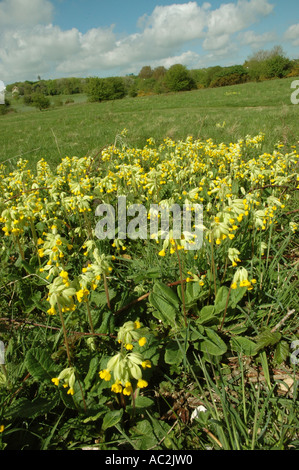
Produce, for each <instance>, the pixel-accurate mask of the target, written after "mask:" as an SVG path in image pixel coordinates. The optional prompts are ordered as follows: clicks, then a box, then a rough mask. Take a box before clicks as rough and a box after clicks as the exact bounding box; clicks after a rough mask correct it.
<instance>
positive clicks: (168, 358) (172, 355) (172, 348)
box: [164, 341, 184, 365]
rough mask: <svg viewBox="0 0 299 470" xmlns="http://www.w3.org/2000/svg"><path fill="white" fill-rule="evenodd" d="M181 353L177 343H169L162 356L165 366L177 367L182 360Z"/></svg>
mask: <svg viewBox="0 0 299 470" xmlns="http://www.w3.org/2000/svg"><path fill="white" fill-rule="evenodd" d="M183 357H184V355H183V352H182V350H181V348H180V346H179V344H178V342H177V341H170V342H169V343H168V344H167V346H166V348H165V354H164V360H165V362H166V363H167V364H177V365H179V364H180V363H181V362H182V360H183Z"/></svg>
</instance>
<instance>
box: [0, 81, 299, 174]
mask: <svg viewBox="0 0 299 470" xmlns="http://www.w3.org/2000/svg"><path fill="white" fill-rule="evenodd" d="M293 80H294V78H288V79H283V80H272V81H266V82H261V83H246V84H242V85H235V86H229V87H222V88H215V89H202V90H196V91H191V92H183V93H177V94H165V95H153V96H146V97H138V98H129V97H127V98H125V99H123V100H119V101H113V102H109V101H108V102H102V103H89V102H88V101H87V97H86V95H72V96H59V97H52V98H51V100H52V106H53V107H52V108H51V109H49V110H46V111H38V110H35V109H34V108H31V107H27V106H24V105H22V104H21V103H20V101H17V102H15V100H12V105H13V106H12V107H13V109H14V110H15V112H12V113H10V114H8V115H5V116H0V129H1V133H0V146H1V150H2V152H1V156H0V162H3V161H6V160H8V159H12V158H15V157H17V156H24V158H26V159H28V160H29V162H30V166H32V167H34V166H35V164H36V162H37V161H39V160H40V159H41V158H44V159H45V160H46V161H48V162H49V163H50V164H51V165H52V166H53V167H55V166H56V165H57V163H58V162H59V161H60V160H61V158H63V157H65V156H73V155H76V156H78V157H82V156H85V155H94V154H96V153H97V152H99V150H100V149H101V148H102V147H103V146H105V145H107V144H112V143H113V142H114V141H115V138H116V136H117V135H118V134H119V133H120V132H121V131H122V130H123V129H124V128H126V129H128V144H129V145H130V146H132V147H143V146H144V145H145V142H146V139H148V138H149V137H153V138H154V139H155V140H156V143H157V144H159V143H161V142H162V141H163V139H164V138H165V137H170V138H172V139H174V140H180V139H183V140H184V139H186V137H187V136H189V135H192V136H193V137H194V138H196V139H198V138H199V139H209V138H211V139H213V140H214V141H215V143H220V142H224V143H229V142H235V141H237V140H238V139H241V138H244V137H245V136H246V135H248V134H249V135H257V134H258V133H259V132H264V133H265V134H266V140H265V144H264V150H265V151H267V150H269V151H270V150H271V149H273V146H274V144H276V143H277V142H278V141H281V142H282V143H284V144H286V145H292V144H294V143H296V141H297V140H298V134H297V128H298V124H297V123H298V118H299V106H296V105H293V104H291V100H290V96H291V91H292V90H291V83H292V81H293ZM68 98H71V99H73V100H74V101H75V102H74V103H72V104H69V105H64V106H58V105H57V103H58V101H60V100H61V101H62V102H65V101H66V100H67V99H68Z"/></svg>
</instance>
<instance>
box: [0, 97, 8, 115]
mask: <svg viewBox="0 0 299 470" xmlns="http://www.w3.org/2000/svg"><path fill="white" fill-rule="evenodd" d="M9 107H10V101H8V99H7V98H5V101H4V104H0V114H2V115H3V114H6V113H7V112H8V111H9Z"/></svg>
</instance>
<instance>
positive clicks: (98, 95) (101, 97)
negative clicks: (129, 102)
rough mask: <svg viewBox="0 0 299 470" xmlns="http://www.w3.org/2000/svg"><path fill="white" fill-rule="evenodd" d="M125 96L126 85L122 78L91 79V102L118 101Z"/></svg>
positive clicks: (88, 87)
mask: <svg viewBox="0 0 299 470" xmlns="http://www.w3.org/2000/svg"><path fill="white" fill-rule="evenodd" d="M125 94H126V91H125V85H124V82H123V80H122V79H121V78H118V77H109V78H98V77H92V78H90V79H89V82H88V86H87V95H88V96H89V100H90V101H105V100H117V99H121V98H124V96H125Z"/></svg>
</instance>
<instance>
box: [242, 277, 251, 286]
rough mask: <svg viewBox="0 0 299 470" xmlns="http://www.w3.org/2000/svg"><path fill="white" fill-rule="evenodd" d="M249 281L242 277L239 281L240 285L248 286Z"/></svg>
mask: <svg viewBox="0 0 299 470" xmlns="http://www.w3.org/2000/svg"><path fill="white" fill-rule="evenodd" d="M250 285H251V284H250V282H249V281H248V279H244V280H243V281H240V287H250Z"/></svg>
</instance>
